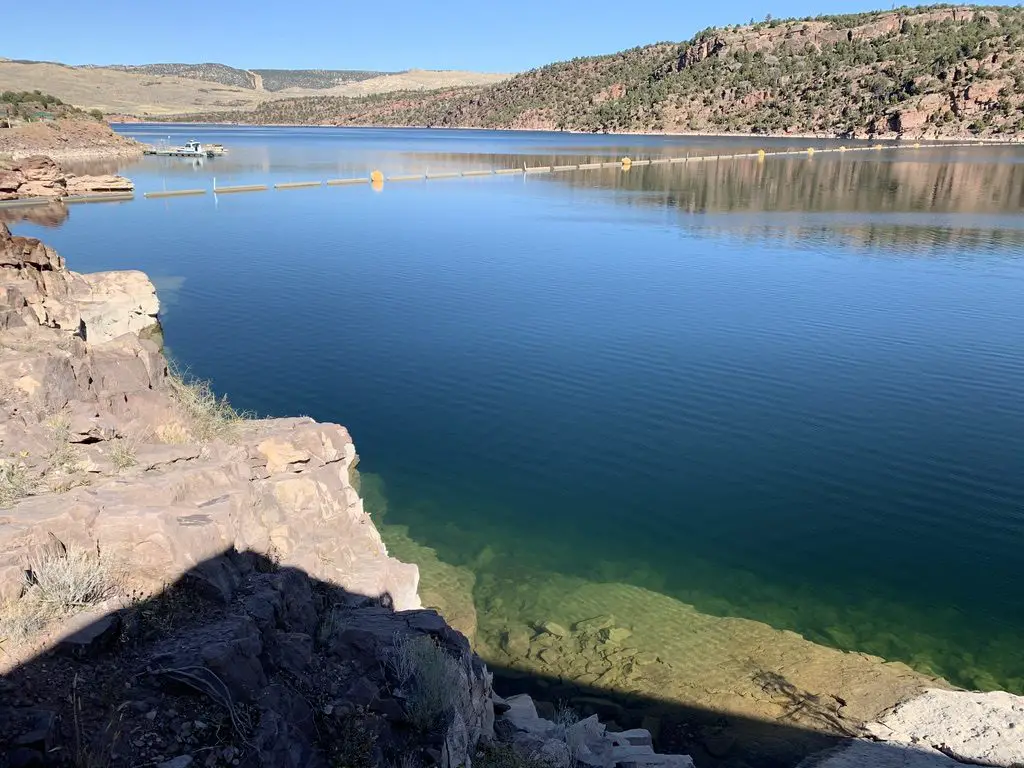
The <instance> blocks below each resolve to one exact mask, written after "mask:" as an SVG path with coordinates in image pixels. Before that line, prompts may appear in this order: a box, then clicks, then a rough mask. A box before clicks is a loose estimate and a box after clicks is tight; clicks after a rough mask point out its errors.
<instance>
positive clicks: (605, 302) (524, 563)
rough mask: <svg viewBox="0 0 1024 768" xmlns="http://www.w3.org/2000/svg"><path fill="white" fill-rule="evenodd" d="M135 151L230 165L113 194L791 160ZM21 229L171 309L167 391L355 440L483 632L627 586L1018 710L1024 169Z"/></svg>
mask: <svg viewBox="0 0 1024 768" xmlns="http://www.w3.org/2000/svg"><path fill="white" fill-rule="evenodd" d="M122 130H123V131H125V132H127V133H129V134H131V135H135V136H138V137H140V138H142V139H143V140H146V141H157V140H160V139H161V138H165V137H168V136H170V137H171V138H170V142H171V143H182V142H183V141H184V140H185V139H187V138H192V137H193V136H194V137H195V138H198V139H200V140H206V141H218V142H221V143H223V144H225V145H227V146H228V147H229V149H230V154H229V155H228V156H227V157H224V158H216V159H213V160H209V161H205V162H202V163H196V162H193V161H189V160H180V159H164V158H146V159H144V160H142V161H139V162H137V163H134V164H129V165H127V166H124V167H122V168H121V172H122V173H125V174H126V175H128V176H130V177H131V178H133V179H134V180H135V182H136V185H137V188H138V189H139V191H140V192H144V191H151V190H159V189H165V188H166V189H175V188H178V189H180V188H188V187H204V188H211V187H212V185H213V183H214V178H216V184H217V185H219V186H224V185H228V184H244V183H253V182H259V183H281V182H287V181H302V180H308V179H327V178H337V177H346V176H354V175H360V176H366V175H367V174H368V173H369V171H370V170H371V169H374V168H379V169H381V170H382V171H384V173H385V174H386V175H393V174H402V173H423V172H429V171H434V172H442V171H448V170H472V169H479V168H496V167H501V168H508V167H520V166H521V165H523V164H524V163H526V164H529V165H540V164H546V163H560V162H562V163H580V162H594V161H601V160H610V159H615V158H618V157H621V156H623V155H630V156H632V157H635V158H640V157H660V156H681V155H685V154H718V153H726V152H732V151H743V152H746V151H751V150H752V149H756V148H757V147H758V146H768V148H769V149H773V148H774V149H777V148H781V147H782V146H784V145H786V142H769V143H768V144H767V145H766V144H765V142H756V141H755V140H745V139H732V140H724V139H722V140H712V139H685V138H673V137H632V136H629V137H608V136H599V137H595V136H573V135H561V134H546V133H495V132H486V131H465V132H459V131H418V130H406V131H403V130H386V129H381V130H370V129H315V128H314V129H289V128H218V127H209V126H204V127H198V126H196V127H174V128H168V127H167V126H124V127H123V128H122ZM790 144H791V145H793V146H798V147H803V146H806V145H807V141H806V140H805V141H802V142H799V143H796V144H792V143H790ZM816 146H821V143H818V144H817V145H816ZM11 226H12V229H13V230H14V231H15V232H16V233H19V234H32V235H35V236H39V237H42V238H44V239H45V240H46V241H47V242H49V243H50V244H52V245H54V246H55V247H56V248H57V249H58V250H59V251H60V252H61V253H62V254H63V255H64V256H65V257H66V258H67V260H68V262H69V265H70V266H71V268H73V269H76V270H79V271H94V270H101V269H125V268H135V269H142V270H145V271H146V272H147V273H149V274H150V275H151V276H152V277H153V279H154V281H155V282H156V284H157V287H158V290H159V293H160V298H161V301H162V305H163V309H162V314H163V322H164V330H165V338H166V342H167V344H168V347H169V349H170V351H171V353H172V355H173V356H174V357H175V358H176V359H178V360H180V361H181V362H182V363H184V364H185V365H187V366H188V368H190V369H191V371H192V372H193V373H195V374H196V375H199V376H201V377H204V378H209V379H212V380H213V382H214V384H215V387H216V388H217V389H218V390H219V391H222V392H226V393H228V394H229V395H230V397H231V400H232V402H233V403H234V404H235V405H236V406H238V407H240V408H243V409H248V410H251V411H255V412H258V413H260V414H268V415H290V414H299V413H301V414H308V415H310V416H313V417H315V418H317V419H321V420H330V421H337V422H340V423H343V424H345V425H347V426H348V427H349V428H350V430H351V431H352V434H353V436H354V438H355V440H356V445H357V447H358V449H359V452H360V455H361V457H362V463H361V469H362V470H363V471H365V472H367V473H370V474H372V475H374V476H377V477H378V478H379V482H380V487H382V488H383V489H384V490H383V492H384V493H385V494H386V498H387V522H388V523H391V524H398V525H402V526H406V527H407V528H408V531H409V535H410V536H411V537H412V538H413V539H414V540H415V541H416V542H418V543H421V544H423V545H425V546H427V547H429V548H431V549H433V550H435V551H436V553H437V555H438V557H439V558H440V559H441V560H443V561H444V562H447V563H451V564H454V565H462V566H465V567H467V568H469V569H471V570H474V571H475V572H476V573H477V575H478V576H482V575H485V574H486V573H488V572H489V573H490V574H491V576H492V579H491V580H490V581H487V580H481V581H480V582H479V584H480V586H479V588H478V593H477V594H476V598H477V600H478V609H479V610H481V611H485V610H487V605H491V604H492V603H493V601H492V600H491V598H493V595H485V594H484V592H485V591H486V590H487V589H492V590H500V589H501V585H500V583H498V584H497V586H494V585H495V583H496V582H495V579H498V581H499V582H500V580H501V579H502V578H504V579H514V578H516V574H523V573H527V572H530V571H535V572H543V573H554V574H564V575H566V576H572V577H578V578H581V579H590V580H593V581H617V582H624V583H629V584H635V585H636V586H642V587H646V588H648V589H651V590H654V591H657V592H660V593H662V594H665V595H669V596H671V597H675V598H678V599H679V600H681V601H684V602H686V603H689V604H692V605H694V606H696V607H697V609H698V610H700V611H703V612H707V613H710V614H714V615H723V616H741V617H745V618H751V619H756V620H760V621H763V622H766V623H768V624H771V625H772V626H774V627H777V628H780V629H791V630H794V631H796V632H799V633H800V634H802V635H804V636H805V637H807V638H809V639H812V640H815V641H817V642H820V643H824V644H828V645H834V646H838V647H842V648H845V649H851V650H860V651H865V652H869V653H873V654H877V655H881V656H883V657H885V658H890V659H900V660H904V661H907V662H909V663H911V664H913V665H915V666H917V667H918V668H920V669H922V670H924V671H930V672H935V673H938V674H942V675H944V676H946V677H947V678H949V679H950V680H952V681H954V682H957V683H960V684H963V685H967V686H979V687H984V688H995V687H1002V688H1009V689H1011V690H1015V691H1017V692H1024V654H1021V653H1020V650H1019V648H1020V642H1021V639H1022V637H1024V590H1022V589H1021V588H1020V582H1019V578H1020V572H1021V567H1022V565H1024V471H1022V470H1024V398H1022V392H1024V148H997V147H971V148H964V149H953V148H923V149H920V150H913V149H911V148H907V149H901V150H898V151H885V152H878V153H858V154H857V155H856V156H854V155H851V154H846V155H839V154H835V155H828V156H825V155H820V154H819V155H816V156H815V157H814V158H813V159H810V158H807V157H802V158H798V157H793V158H786V159H781V158H769V160H768V161H767V162H765V163H763V164H759V163H757V161H756V160H753V159H749V160H742V161H741V160H734V161H720V162H717V163H715V162H712V163H707V164H701V165H695V164H688V165H671V166H650V167H645V168H633V169H631V170H630V171H628V172H626V173H624V172H622V171H619V170H612V169H607V170H600V171H579V172H568V173H560V174H551V175H547V176H527V177H523V176H522V175H518V176H500V177H486V178H459V179H450V180H443V181H441V180H437V181H430V182H401V183H385V184H384V187H383V189H382V190H381V191H377V192H375V191H373V190H371V189H370V188H369V186H368V185H363V186H358V187H332V188H315V189H303V190H291V191H268V192H262V193H253V194H244V195H217V196H214V195H210V194H207V195H205V196H202V197H194V198H180V199H164V200H157V199H149V200H146V199H137V200H135V201H133V202H130V203H125V204H107V205H94V206H80V207H75V208H72V209H71V211H70V216H69V217H68V218H67V220H66V221H63V222H62V223H60V224H59V226H55V227H42V226H39V225H36V224H32V223H29V222H20V223H14V224H12V225H11ZM485 552H486V553H487V556H486V557H482V556H481V554H482V553H485ZM487 584H490V585H492V586H490V587H488V586H486V585H487Z"/></svg>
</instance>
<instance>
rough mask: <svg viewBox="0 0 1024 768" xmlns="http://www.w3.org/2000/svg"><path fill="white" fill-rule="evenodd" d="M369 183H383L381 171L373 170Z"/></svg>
mask: <svg viewBox="0 0 1024 768" xmlns="http://www.w3.org/2000/svg"><path fill="white" fill-rule="evenodd" d="M370 183H371V184H383V183H384V174H383V173H381V172H380V171H373V172H372V173H371V174H370Z"/></svg>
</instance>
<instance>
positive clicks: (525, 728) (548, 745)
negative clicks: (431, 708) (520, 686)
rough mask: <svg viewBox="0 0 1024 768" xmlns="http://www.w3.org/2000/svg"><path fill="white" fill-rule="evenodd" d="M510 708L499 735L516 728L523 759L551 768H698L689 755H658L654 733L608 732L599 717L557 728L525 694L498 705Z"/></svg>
mask: <svg viewBox="0 0 1024 768" xmlns="http://www.w3.org/2000/svg"><path fill="white" fill-rule="evenodd" d="M499 703H500V704H501V705H502V706H503V707H505V708H507V711H506V712H505V713H504V715H503V719H502V721H500V722H499V724H498V725H499V730H500V729H501V726H502V725H505V724H506V723H507V724H508V725H509V726H511V727H510V728H509V729H508V733H507V735H508V736H510V737H511V741H512V743H513V744H514V745H515V746H516V748H517V749H518V750H519V751H520V753H521V754H524V755H531V756H535V757H536V758H538V759H540V760H542V761H543V762H545V763H547V764H548V765H550V766H551V767H552V768H575V767H576V766H579V768H615V767H616V766H622V765H628V766H630V768H694V765H693V760H691V759H690V758H689V757H687V756H685V755H659V754H657V753H656V752H655V751H654V746H653V745H654V741H653V739H652V737H651V733H650V731H647V730H646V729H643V728H632V729H629V730H625V731H609V730H608V728H607V727H605V726H604V725H602V723H601V721H600V720H598V718H597V715H591V716H590V717H588V718H586V719H583V720H578V721H574V720H572V719H570V720H569V721H567V722H560V723H556V722H555V721H553V720H548V719H546V718H543V717H541V716H540V715H539V714H538V713H537V707H536V705H535V704H534V702H533V699H531V698H530V697H529V696H527V695H525V694H520V695H518V696H512V697H510V698H508V699H503V700H499Z"/></svg>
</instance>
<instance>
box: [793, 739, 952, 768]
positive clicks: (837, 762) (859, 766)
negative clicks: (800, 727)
mask: <svg viewBox="0 0 1024 768" xmlns="http://www.w3.org/2000/svg"><path fill="white" fill-rule="evenodd" d="M962 766H963V763H958V762H957V761H956V760H951V759H950V758H948V757H946V756H945V755H942V754H939V753H937V752H932V751H927V752H925V751H922V750H920V749H913V748H910V747H905V746H896V745H893V744H875V743H874V742H871V741H850V742H849V743H848V744H846V745H844V746H841V747H836V748H835V749H830V750H828V751H827V752H823V753H820V754H817V755H813V756H812V757H809V758H808V759H807V760H805V761H803V762H802V763H800V765H799V766H798V768H962Z"/></svg>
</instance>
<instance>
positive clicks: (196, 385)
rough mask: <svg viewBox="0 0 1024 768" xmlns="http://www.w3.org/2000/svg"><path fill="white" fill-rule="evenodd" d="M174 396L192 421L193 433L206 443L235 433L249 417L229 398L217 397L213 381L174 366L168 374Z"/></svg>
mask: <svg viewBox="0 0 1024 768" xmlns="http://www.w3.org/2000/svg"><path fill="white" fill-rule="evenodd" d="M167 381H168V385H169V386H170V389H171V395H172V396H173V397H174V399H175V401H176V402H177V403H178V405H179V406H180V408H181V410H182V412H183V414H184V416H185V417H186V419H187V420H188V424H189V430H190V431H191V432H192V434H193V436H194V437H195V438H196V439H198V440H201V441H203V442H205V441H207V440H213V439H215V438H218V437H227V436H229V435H231V434H233V433H234V431H235V430H236V429H237V428H238V426H239V424H241V423H242V422H243V421H245V420H246V419H247V418H249V416H248V415H247V414H244V413H239V412H238V411H236V410H235V409H234V408H233V407H232V406H231V403H229V402H228V399H227V397H226V396H225V397H217V394H216V393H215V392H214V391H213V388H212V387H211V385H210V382H208V381H203V380H201V379H195V378H192V377H191V376H189V375H188V374H187V373H185V372H182V371H179V370H177V369H172V370H171V372H170V375H169V376H168V379H167Z"/></svg>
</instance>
